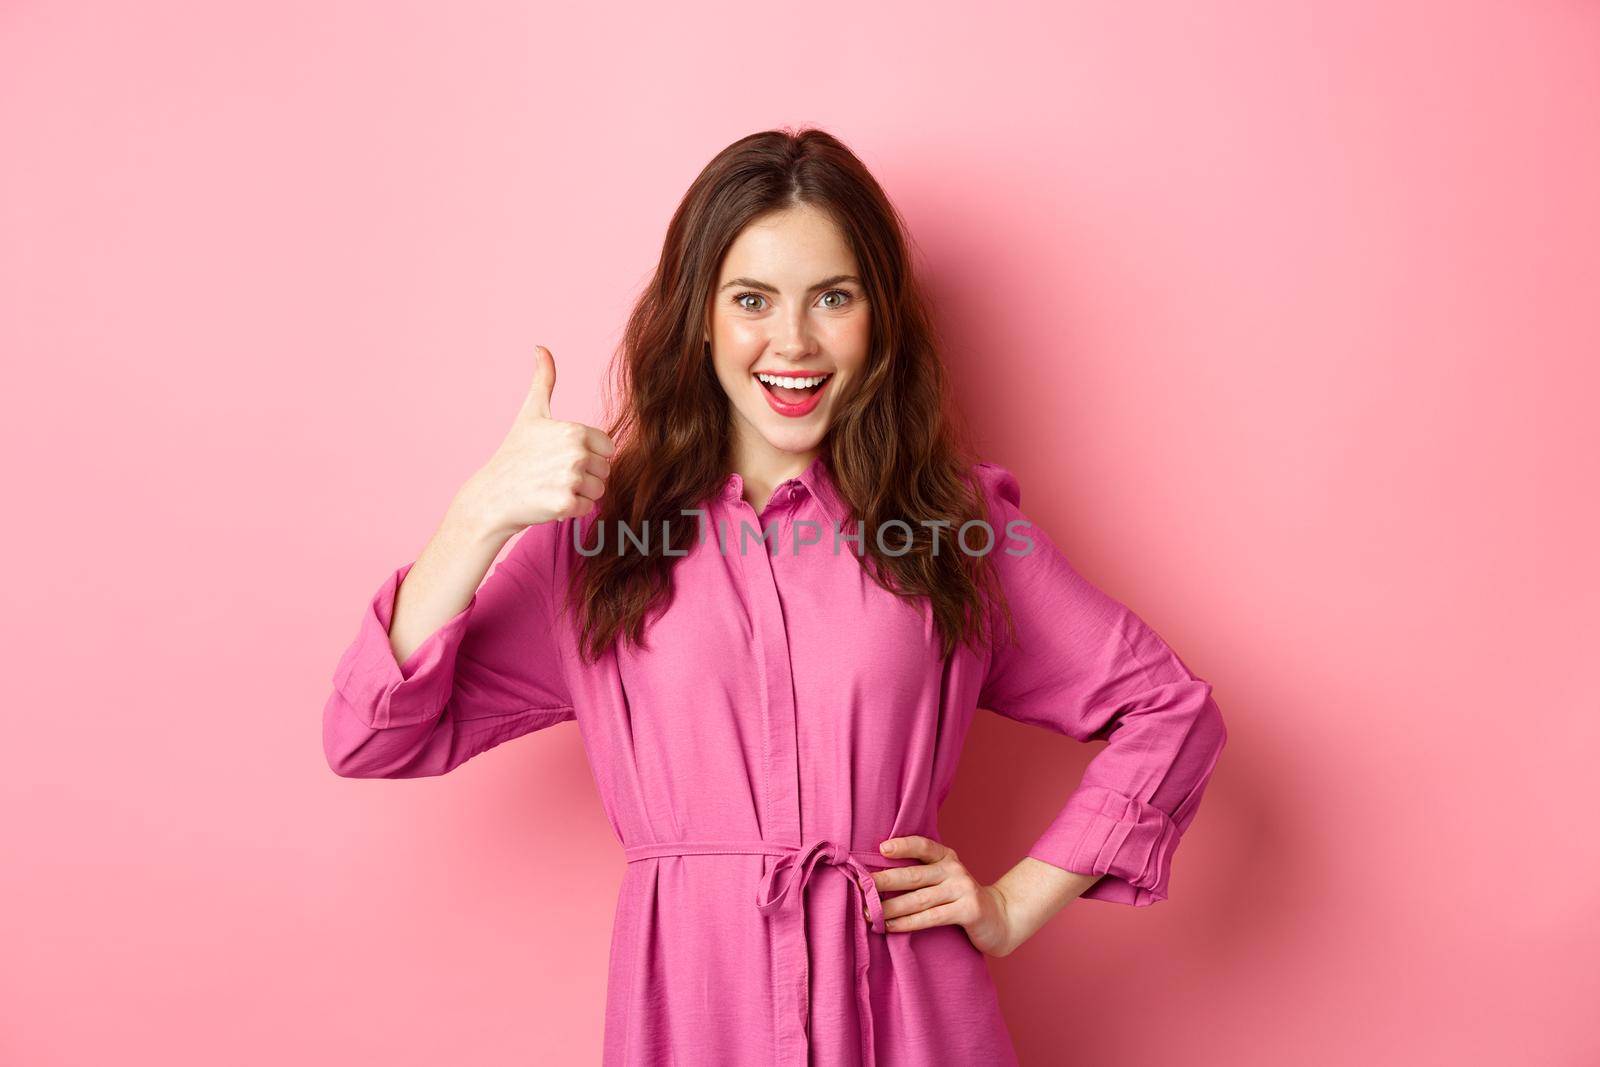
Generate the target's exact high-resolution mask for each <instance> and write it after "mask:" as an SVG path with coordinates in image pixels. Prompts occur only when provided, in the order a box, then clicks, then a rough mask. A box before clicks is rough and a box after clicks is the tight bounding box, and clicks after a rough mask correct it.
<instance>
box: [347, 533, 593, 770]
mask: <svg viewBox="0 0 1600 1067" xmlns="http://www.w3.org/2000/svg"><path fill="white" fill-rule="evenodd" d="M565 529H567V527H566V525H565V524H564V523H556V522H552V523H543V524H540V525H537V526H531V527H528V528H527V529H526V530H525V531H524V532H523V533H522V534H521V535H520V536H519V537H518V540H517V541H516V542H515V543H514V544H513V545H512V546H511V548H510V550H509V551H508V552H507V553H506V554H505V556H504V557H503V558H502V559H501V560H500V562H499V563H497V564H496V565H495V566H494V567H493V568H492V569H491V570H490V572H489V575H488V576H487V577H486V578H485V579H484V580H483V582H482V583H481V584H480V585H479V586H478V589H477V590H476V592H474V594H473V596H472V599H471V600H469V601H468V602H467V605H466V606H465V607H464V608H462V609H461V611H460V612H458V613H457V614H456V615H455V616H453V617H452V618H450V619H449V620H447V621H446V622H445V623H444V624H443V625H442V626H440V627H439V628H438V629H437V630H435V631H434V632H433V633H432V634H430V635H429V636H428V638H427V639H426V640H425V641H423V642H422V644H420V645H419V646H417V648H416V650H415V651H413V652H412V653H411V654H410V655H409V656H408V657H406V661H405V662H404V663H397V662H396V661H395V656H394V650H393V646H392V645H390V643H389V626H390V623H391V622H392V620H393V618H394V608H395V597H396V595H397V594H398V592H399V589H400V585H401V583H402V582H404V581H405V577H406V574H407V573H408V572H409V571H410V570H411V568H412V566H413V565H414V564H415V561H412V562H411V563H407V564H405V565H403V566H401V567H399V568H398V569H396V570H395V571H394V572H393V573H391V574H390V575H389V576H388V577H387V578H386V579H385V580H384V582H383V584H382V585H381V586H380V587H379V588H378V591H377V592H376V593H375V594H374V595H373V597H372V599H371V601H370V602H369V603H368V604H367V605H366V608H365V610H364V611H363V613H362V616H361V621H360V625H359V627H358V629H357V631H356V636H355V638H354V640H353V641H352V642H351V643H350V644H349V646H348V647H346V648H345V650H344V653H343V654H342V655H341V656H340V658H339V661H338V664H337V666H336V667H335V669H334V673H333V691H332V692H331V693H330V694H329V696H328V699H327V702H326V704H325V705H324V708H323V715H322V740H323V750H324V754H325V755H326V757H327V760H328V765H329V766H330V767H331V768H332V769H333V771H334V772H335V773H336V774H339V775H341V776H343V777H347V778H420V777H426V776H430V775H440V774H445V773H447V772H449V771H451V770H454V769H455V768H456V767H458V766H460V765H461V764H462V763H464V762H466V761H467V760H469V759H471V758H472V757H473V756H476V755H478V754H479V753H481V752H484V751H487V750H488V749H490V748H493V747H494V746H496V745H499V744H501V743H503V742H505V741H509V740H511V739H512V738H515V737H519V736H521V735H523V734H526V733H530V732H532V731H534V730H541V729H544V728H546V727H549V726H554V725H555V724H557V723H559V722H564V721H566V720H568V719H572V718H573V717H574V714H573V707H572V698H571V696H570V694H569V690H568V686H567V682H566V678H565V674H564V671H563V664H562V657H561V653H560V648H559V645H558V643H557V641H556V638H555V630H554V622H555V603H554V601H555V595H554V589H555V582H554V566H555V560H556V552H555V549H556V545H557V542H556V538H557V537H559V536H560V535H561V532H562V531H564V530H565Z"/></svg>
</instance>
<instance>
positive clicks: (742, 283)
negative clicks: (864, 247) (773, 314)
mask: <svg viewBox="0 0 1600 1067" xmlns="http://www.w3.org/2000/svg"><path fill="white" fill-rule="evenodd" d="M840 282H855V283H856V284H857V285H860V284H861V279H860V278H857V277H856V276H855V275H854V274H835V275H834V276H833V277H831V278H824V279H822V280H821V281H820V282H818V283H817V284H815V285H813V286H812V287H811V288H810V290H808V291H809V292H816V291H817V290H818V289H826V288H827V287H828V286H830V285H838V284H839V283H840ZM736 285H737V286H739V287H740V288H743V289H760V290H763V291H764V292H768V293H774V294H776V293H777V291H778V287H777V286H776V285H771V284H769V283H767V282H758V281H756V280H755V279H754V278H735V279H733V280H732V281H731V282H728V283H726V284H724V285H723V286H722V287H721V288H719V289H718V290H717V292H719V293H720V292H722V290H723V289H732V288H733V287H734V286H736Z"/></svg>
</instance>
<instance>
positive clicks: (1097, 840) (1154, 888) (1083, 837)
mask: <svg viewBox="0 0 1600 1067" xmlns="http://www.w3.org/2000/svg"><path fill="white" fill-rule="evenodd" d="M1181 836H1182V834H1181V833H1180V832H1179V830H1178V827H1177V825H1176V824H1175V823H1173V821H1172V819H1171V818H1170V817H1168V815H1167V814H1166V812H1164V811H1162V810H1160V809H1159V808H1155V807H1152V806H1151V805H1149V804H1146V803H1144V802H1142V801H1140V800H1138V799H1136V798H1134V797H1130V796H1127V795H1126V794H1123V793H1118V792H1116V791H1115V790H1112V789H1107V788H1105V787H1103V786H1083V787H1081V788H1080V789H1079V790H1078V791H1077V792H1076V793H1074V794H1073V795H1072V797H1071V798H1070V799H1069V800H1068V801H1067V804H1066V807H1064V808H1062V810H1061V813H1060V814H1059V815H1057V816H1056V818H1055V821H1054V822H1052V823H1051V824H1050V826H1049V827H1048V828H1047V829H1046V830H1045V832H1044V833H1043V834H1042V835H1040V837H1039V839H1038V840H1037V841H1035V842H1034V843H1033V847H1032V848H1030V849H1028V855H1029V856H1032V857H1033V858H1034V859H1037V860H1043V861H1044V862H1046V863H1050V864H1054V865H1055V866H1057V867H1060V868H1061V869H1063V870H1067V871H1073V872H1074V873H1077V874H1097V875H1102V876H1104V877H1102V878H1101V879H1100V881H1098V882H1096V883H1095V884H1094V885H1093V886H1091V887H1089V890H1088V891H1087V892H1085V893H1084V894H1083V895H1084V896H1085V897H1089V898H1091V899H1096V900H1109V901H1114V902H1117V903H1122V904H1131V905H1133V906H1135V907H1145V906H1148V905H1150V904H1154V903H1156V902H1157V901H1161V900H1165V899H1167V882H1168V878H1169V875H1170V872H1171V864H1172V854H1173V852H1174V850H1176V849H1177V847H1178V840H1179V838H1180V837H1181Z"/></svg>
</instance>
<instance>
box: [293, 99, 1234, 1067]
mask: <svg viewBox="0 0 1600 1067" xmlns="http://www.w3.org/2000/svg"><path fill="white" fill-rule="evenodd" d="M619 357H620V358H619V360H618V362H617V364H616V365H615V366H616V367H617V369H618V370H619V372H620V377H619V385H620V388H619V389H618V391H617V396H618V397H619V398H620V401H621V406H620V409H617V410H616V411H615V412H614V413H612V414H609V415H608V418H609V420H610V423H611V425H610V429H609V430H607V431H606V432H602V431H600V430H599V429H596V428H594V427H588V426H583V425H580V424H578V423H573V422H564V421H561V420H558V419H555V418H553V417H552V415H551V404H550V397H551V391H552V389H553V387H554V385H555V377H556V372H555V363H554V360H553V357H552V356H551V355H550V353H549V352H548V351H547V350H545V349H542V348H541V349H539V352H538V356H537V365H536V370H535V374H534V382H533V386H532V389H531V390H530V392H529V394H528V396H527V399H526V401H525V402H524V404H523V407H522V410H521V411H520V413H519V414H518V417H517V419H516V422H515V424H514V425H513V427H512V429H511V431H510V433H509V434H508V436H507V437H506V439H505V442H504V443H503V444H502V445H501V446H500V448H499V450H498V451H497V452H496V453H495V455H494V456H492V457H491V458H490V459H489V461H488V462H487V463H486V464H485V465H484V466H483V467H482V468H481V469H480V470H478V471H477V472H476V473H475V474H474V475H473V476H472V477H471V478H470V479H468V481H467V482H466V484H465V485H464V486H463V487H462V488H461V490H460V491H459V493H458V494H457V495H456V497H455V499H454V500H453V502H452V504H451V507H450V508H449V510H448V513H447V515H446V517H445V519H444V521H443V522H442V523H441V525H440V526H439V528H438V531H437V532H436V533H435V534H434V536H433V538H432V540H431V541H430V542H429V543H428V545H427V546H426V547H425V548H424V550H423V551H422V553H421V554H420V555H419V556H418V558H417V559H416V561H415V562H413V563H410V564H406V565H405V566H402V567H400V568H399V569H398V570H396V571H394V573H393V574H391V575H390V576H389V578H388V579H387V580H386V581H385V582H384V583H383V585H382V586H381V588H379V590H378V591H377V594H376V595H375V596H374V597H373V599H372V602H371V604H370V605H369V606H368V608H367V610H366V613H365V615H364V616H363V620H362V623H361V627H360V630H359V632H358V634H357V636H356V638H355V640H354V642H353V643H352V644H351V645H350V647H349V648H348V649H347V650H346V651H345V653H344V655H343V657H342V658H341V660H340V662H339V665H338V668H337V670H336V673H335V676H334V679H333V684H334V689H333V693H332V695H331V696H330V698H329V700H328V702H327V705H326V710H325V712H324V744H325V750H326V754H327V758H328V761H329V763H330V765H331V766H332V768H333V769H334V770H335V771H336V772H337V773H339V774H341V775H345V776H350V777H364V778H409V777H416V776H421V775H437V774H444V773H446V772H448V771H450V770H452V769H454V768H456V767H458V766H460V765H461V764H462V763H463V762H465V761H466V760H468V759H471V758H472V757H473V756H475V755H477V754H478V753H480V752H483V751H485V750H487V749H489V748H491V747H493V746H495V745H498V744H500V743H501V742H504V741H508V740H510V739H512V738H514V737H518V736H520V735H522V734H527V733H531V732H533V731H535V730H541V729H544V728H546V727H550V726H554V725H556V724H557V723H561V722H565V721H567V720H569V719H570V720H574V721H576V722H577V723H578V726H579V729H580V731H581V734H582V738H583V743H584V747H585V751H586V753H587V755H588V759H589V763H590V766H591V768H592V770H593V772H594V777H595V782H596V785H597V786H598V788H599V793H600V796H601V799H602V802H603V804H604V807H605V811H606V814H607V816H608V817H609V819H610V821H611V826H612V828H613V830H614V831H615V832H616V835H617V838H618V840H619V841H620V842H621V844H622V849H623V854H624V856H625V858H626V859H627V861H628V864H627V867H626V873H625V875H624V877H623V880H622V887H621V891H620V896H619V899H618V902H617V910H616V924H615V927H614V931H613V937H612V942H611V954H610V965H609V968H610V969H609V986H608V999H607V1010H606V1030H605V1046H604V1049H605V1053H604V1062H605V1063H607V1064H613V1065H624V1064H626V1065H633V1064H667V1063H695V1064H765V1063H771V1064H783V1065H791V1064H792V1065H797V1067H799V1065H804V1064H806V1063H808V1062H811V1063H822V1064H847V1063H848V1064H855V1063H862V1064H873V1063H876V1064H883V1065H887V1064H935V1063H937V1064H980V1063H981V1064H1003V1063H1014V1062H1016V1056H1015V1053H1014V1051H1013V1048H1012V1044H1011V1040H1010V1037H1009V1035H1008V1034H1007V1031H1006V1026H1005V1023H1004V1020H1003V1018H1002V1016H1001V1012H1000V1009H999V1006H998V1004H997V1002H996V997H995V989H994V986H993V984H992V983H991V980H990V975H989V971H988V966H987V962H986V960H985V956H986V955H987V956H1004V955H1006V954H1007V953H1009V952H1011V951H1012V950H1014V949H1015V948H1016V947H1017V946H1018V945H1019V944H1021V943H1022V942H1023V941H1024V940H1026V939H1027V938H1028V937H1030V936H1031V935H1032V934H1033V933H1034V932H1036V931H1037V930H1038V929H1039V928H1040V927H1041V926H1042V925H1043V924H1044V923H1045V922H1046V921H1047V920H1048V919H1049V918H1050V917H1051V916H1052V915H1053V914H1054V913H1055V912H1056V911H1058V910H1059V909H1060V908H1061V907H1062V906H1064V905H1065V904H1066V903H1067V902H1068V901H1070V900H1072V899H1073V898H1075V897H1079V896H1084V897H1089V898H1093V899H1099V900H1107V901H1115V902H1118V903H1123V904H1129V905H1134V906H1142V905H1149V904H1153V903H1155V902H1157V901H1160V900H1164V899H1165V898H1166V896H1167V887H1168V878H1169V872H1170V865H1171V860H1172V855H1173V850H1174V849H1175V848H1176V847H1177V844H1178V840H1179V838H1180V836H1181V835H1182V834H1183V833H1184V831H1185V830H1186V829H1187V828H1188V826H1189V824H1190V823H1191V821H1192V820H1193V819H1194V817H1195V811H1196V808H1197V806H1198V805H1199V803H1200V798H1201V794H1202V792H1203V790H1204V789H1205V786H1206V782H1207V780H1208V779H1209V778H1210V776H1211V773H1212V771H1213V768H1214V767H1215V765H1216V762H1217V758H1218V755H1219V753H1220V751H1221V749H1222V747H1223V743H1224V740H1225V737H1226V734H1225V731H1224V728H1223V723H1222V718H1221V715H1220V713H1219V711H1218V709H1217V705H1216V704H1215V702H1214V701H1213V700H1212V698H1211V686H1210V684H1209V683H1207V682H1205V681H1203V680H1202V679H1200V678H1197V677H1196V676H1195V675H1194V674H1193V673H1192V672H1190V670H1189V669H1188V668H1187V667H1186V666H1185V664H1184V663H1183V661H1182V660H1181V659H1179V657H1178V656H1177V654H1176V653H1175V652H1174V651H1173V650H1172V649H1171V648H1170V647H1168V645H1167V644H1166V643H1164V642H1163V640H1162V639H1161V637H1160V636H1158V635H1157V634H1156V632H1155V631H1154V630H1152V629H1151V628H1150V627H1149V626H1148V625H1146V624H1145V623H1144V622H1143V621H1142V620H1141V619H1140V618H1139V617H1138V616H1137V615H1135V614H1134V613H1133V612H1132V611H1131V610H1129V609H1128V608H1127V607H1125V606H1123V605H1122V604H1120V603H1119V602H1117V601H1116V600H1114V599H1112V598H1111V597H1109V596H1108V595H1106V594H1105V593H1103V592H1101V591H1100V590H1099V589H1097V588H1096V587H1095V586H1093V585H1092V584H1090V583H1089V582H1088V581H1086V580H1085V579H1084V578H1083V577H1082V576H1080V575H1079V574H1078V573H1077V572H1076V571H1075V570H1074V569H1073V567H1072V565H1071V564H1070V563H1069V562H1068V561H1067V560H1066V558H1065V557H1064V556H1063V555H1062V554H1061V552H1060V551H1058V550H1057V549H1056V547H1055V545H1054V544H1053V543H1052V541H1051V540H1050V538H1049V537H1048V536H1046V535H1045V533H1044V532H1043V531H1041V530H1039V529H1037V528H1036V527H1033V526H1031V524H1029V523H1028V522H1027V520H1026V517H1025V516H1024V515H1023V513H1022V511H1021V510H1020V500H1021V495H1020V490H1019V488H1018V484H1017V481H1016V479H1015V478H1014V477H1013V476H1012V475H1011V473H1010V472H1009V471H1007V470H1006V469H1004V468H1002V467H1000V466H997V465H995V464H993V463H987V462H979V461H977V460H975V459H974V458H973V456H972V454H971V451H970V449H969V447H968V444H967V442H968V440H969V435H968V432H967V430H966V429H965V424H964V423H963V422H962V421H961V419H960V417H959V414H958V412H957V411H956V409H955V407H954V405H953V404H951V403H950V400H949V397H948V394H947V386H946V380H945V374H944V371H943V368H942V366H941V363H940V359H939V354H938V352H937V349H936V345H935V341H934V334H933V331H932V329H931V327H930V319H929V316H928V313H927V308H926V306H925V303H924V298H923V296H922V295H921V293H920V291H919V289H918V285H917V281H916V278H915V277H914V275H913V272H912V267H911V263H910V262H909V258H908V253H907V243H906V241H905V239H904V236H903V232H902V229H901V227H900V225H899V220H898V219H897V217H896V215H895V212H894V210H893V208H892V207H891V206H890V204H889V202H888V200H887V198H886V197H885V196H884V194H883V192H882V190H881V189H880V188H879V186H878V184H877V183H876V182H875V181H874V180H873V178H872V176H871V175H870V174H869V173H868V172H867V170H866V168H865V167H863V166H862V164H861V162H860V161H859V160H858V159H857V158H856V157H855V156H854V155H852V154H851V153H850V151H849V150H848V149H847V148H846V147H845V146H844V145H842V144H841V143H840V142H839V141H838V140H836V139H835V138H833V137H831V136H829V135H828V134H826V133H824V132H822V131H819V130H815V129H810V130H803V131H801V132H799V133H792V132H789V131H769V132H765V133H759V134H755V135H752V136H749V137H746V138H743V139H741V140H739V141H737V142H735V143H734V144H732V145H730V146H729V147H728V148H726V149H724V150H723V151H722V152H721V153H720V154H719V155H718V156H717V157H716V158H715V159H713V160H712V161H711V163H710V164H709V165H708V166H707V167H706V168H705V170H704V171H703V172H702V173H701V174H700V176H699V177H698V178H697V179H696V181H695V183H694V184H693V186H692V187H691V188H690V189H689V191H688V193H687V194H686V196H685V197H684V199H683V202H682V204H681V205H680V206H679V208H678V210H677V212H676V214H675V215H674V216H673V219H672V222H671V225H670V227H669V229H668V232H667V237H666V243H665V247H664V248H663V249H662V254H661V260H660V264H659V265H658V267H657V270H656V274H655V277H654V278H653V280H652V281H651V282H650V284H649V287H648V288H647V289H646V291H645V293H644V294H643V296H642V297H641V298H640V300H639V302H638V305H637V307H636V309H635V311H634V313H633V315H632V317H631V320H630V322H629V324H628V329H627V332H626V336H625V338H624V340H623V343H622V346H621V349H620V351H619ZM518 534H520V535H521V536H520V538H518V539H517V540H516V542H515V543H514V544H513V545H512V547H511V549H510V550H509V552H508V553H507V555H506V556H505V558H504V559H503V560H502V561H501V563H500V564H499V565H498V566H496V567H495V568H494V569H493V571H492V572H491V573H489V574H488V576H487V578H486V577H485V572H486V571H488V570H489V567H490V564H491V563H492V562H493V561H494V559H495V558H496V557H497V556H498V554H499V552H500V550H501V549H502V548H503V547H504V546H505V544H506V543H507V542H508V541H509V540H510V539H511V538H512V537H513V536H515V535H518ZM980 707H982V708H989V709H991V710H993V711H996V712H998V713H1000V714H1002V715H1005V716H1008V717H1010V718H1013V719H1016V720H1019V721H1021V722H1026V723H1032V724H1034V725H1037V726H1042V727H1045V728H1047V729H1051V730H1055V731H1059V732H1060V733H1063V734H1066V735H1068V736H1070V737H1073V738H1076V739H1077V740H1079V741H1085V742H1087V741H1105V742H1107V744H1106V746H1105V748H1104V749H1103V750H1102V751H1101V752H1100V753H1098V754H1097V755H1096V757H1095V759H1094V760H1093V761H1092V762H1091V763H1090V765H1089V768H1088V771H1087V773H1086V775H1085V777H1084V779H1083V781H1082V783H1081V784H1080V785H1079V786H1078V787H1077V788H1076V790H1075V791H1073V792H1072V793H1071V795H1070V796H1069V797H1068V799H1067V801H1066V804H1065V806H1064V807H1063V808H1062V809H1061V812H1060V814H1059V815H1058V816H1057V817H1056V818H1055V820H1054V821H1053V822H1052V823H1051V824H1050V825H1049V826H1048V827H1047V828H1045V830H1044V832H1043V833H1042V834H1041V835H1040V836H1039V837H1038V839H1037V840H1036V841H1035V842H1034V844H1033V846H1032V847H1031V848H1030V849H1029V850H1028V854H1027V856H1025V857H1024V858H1023V859H1022V860H1021V861H1020V862H1019V863H1018V864H1017V865H1016V866H1015V867H1014V868H1013V869H1012V870H1010V871H1009V872H1007V873H1006V874H1005V875H1003V876H1002V877H1001V878H1000V880H999V881H997V882H995V883H994V884H992V885H984V884H981V883H979V882H978V881H976V880H975V879H974V878H973V876H972V874H971V873H970V872H969V871H968V870H967V869H966V867H964V866H963V865H962V863H961V860H960V858H959V857H958V854H957V849H956V848H955V847H954V846H953V844H952V843H951V842H948V841H946V840H944V838H943V836H942V835H941V834H940V832H939V827H938V821H937V816H938V810H939V806H940V804H941V803H942V802H943V800H944V798H945V796H946V794H947V793H948V791H949V788H950V784H951V780H952V778H953V777H954V775H955V772H956V766H957V763H958V760H959V758H960V754H961V748H962V744H963V741H964V739H965V737H966V733H967V729H968V727H969V726H970V724H971V722H972V717H973V714H974V712H975V710H976V709H977V708H980Z"/></svg>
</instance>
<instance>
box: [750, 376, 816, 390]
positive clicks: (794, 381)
mask: <svg viewBox="0 0 1600 1067" xmlns="http://www.w3.org/2000/svg"><path fill="white" fill-rule="evenodd" d="M756 377H757V378H759V379H760V380H762V381H764V382H766V383H767V384H768V385H781V386H783V387H784V388H786V389H809V388H810V387H811V386H813V385H820V384H822V382H823V381H825V380H826V379H827V377H828V375H826V374H818V375H813V376H812V377H809V378H788V377H784V376H782V375H778V374H757V375H756Z"/></svg>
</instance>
